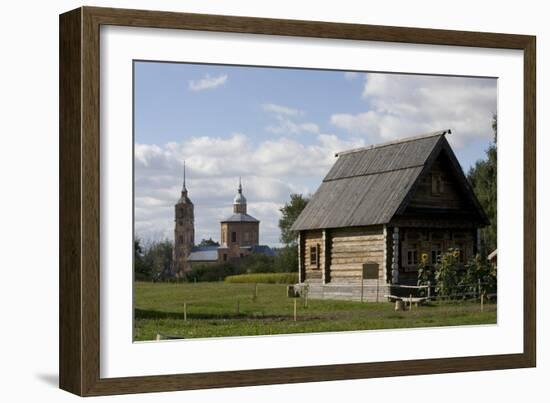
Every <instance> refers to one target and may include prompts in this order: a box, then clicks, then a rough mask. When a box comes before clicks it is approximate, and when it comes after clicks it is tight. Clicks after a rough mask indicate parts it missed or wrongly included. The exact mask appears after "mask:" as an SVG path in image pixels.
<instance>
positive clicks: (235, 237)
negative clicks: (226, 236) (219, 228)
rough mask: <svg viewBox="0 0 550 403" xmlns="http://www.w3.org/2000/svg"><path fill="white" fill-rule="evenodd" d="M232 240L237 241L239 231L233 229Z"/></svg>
mask: <svg viewBox="0 0 550 403" xmlns="http://www.w3.org/2000/svg"><path fill="white" fill-rule="evenodd" d="M231 242H237V233H236V232H235V231H231Z"/></svg>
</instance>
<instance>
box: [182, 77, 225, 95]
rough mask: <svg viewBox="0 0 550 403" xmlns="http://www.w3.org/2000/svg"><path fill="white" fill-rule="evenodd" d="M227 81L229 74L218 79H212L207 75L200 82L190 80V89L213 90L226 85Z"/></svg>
mask: <svg viewBox="0 0 550 403" xmlns="http://www.w3.org/2000/svg"><path fill="white" fill-rule="evenodd" d="M226 81H227V74H222V75H220V76H217V77H211V76H210V75H209V74H207V75H205V76H204V77H203V78H201V79H200V80H189V89H190V90H191V91H204V90H211V89H214V88H218V87H219V86H222V85H224V84H225V82H226Z"/></svg>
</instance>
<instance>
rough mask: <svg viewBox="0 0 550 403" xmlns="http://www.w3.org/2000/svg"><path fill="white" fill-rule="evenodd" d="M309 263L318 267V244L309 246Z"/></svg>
mask: <svg viewBox="0 0 550 403" xmlns="http://www.w3.org/2000/svg"><path fill="white" fill-rule="evenodd" d="M309 264H310V266H311V267H314V268H319V245H315V246H310V248H309Z"/></svg>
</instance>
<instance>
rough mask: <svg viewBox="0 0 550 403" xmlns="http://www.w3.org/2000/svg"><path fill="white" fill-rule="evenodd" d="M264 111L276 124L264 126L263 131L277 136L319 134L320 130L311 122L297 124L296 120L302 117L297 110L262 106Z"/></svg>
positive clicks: (274, 105) (268, 105) (301, 113)
mask: <svg viewBox="0 0 550 403" xmlns="http://www.w3.org/2000/svg"><path fill="white" fill-rule="evenodd" d="M262 108H263V110H264V111H266V112H269V113H270V114H271V115H272V116H273V119H275V121H276V124H273V125H268V126H266V128H265V130H267V131H268V132H270V133H273V134H277V135H285V136H288V135H296V134H302V133H310V134H319V133H320V129H319V126H318V125H317V124H316V123H313V122H298V121H297V120H298V119H299V118H300V117H301V116H303V115H304V112H303V111H301V110H299V109H294V108H290V107H288V106H283V105H277V104H272V103H268V104H263V105H262Z"/></svg>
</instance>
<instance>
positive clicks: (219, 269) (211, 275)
mask: <svg viewBox="0 0 550 403" xmlns="http://www.w3.org/2000/svg"><path fill="white" fill-rule="evenodd" d="M239 273H240V271H239V268H238V267H236V266H233V265H231V264H229V263H217V264H200V265H196V266H194V267H193V268H192V269H191V270H190V271H189V272H187V273H186V274H185V278H186V280H187V281H190V282H194V281H197V282H199V281H220V280H223V279H225V278H226V277H227V276H231V275H234V274H239Z"/></svg>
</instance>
